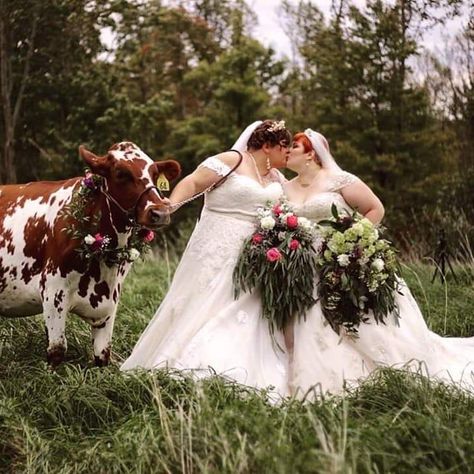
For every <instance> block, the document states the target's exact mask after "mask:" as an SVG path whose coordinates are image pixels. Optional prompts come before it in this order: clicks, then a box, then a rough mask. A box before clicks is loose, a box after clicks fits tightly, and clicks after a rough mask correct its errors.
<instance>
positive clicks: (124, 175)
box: [115, 170, 133, 182]
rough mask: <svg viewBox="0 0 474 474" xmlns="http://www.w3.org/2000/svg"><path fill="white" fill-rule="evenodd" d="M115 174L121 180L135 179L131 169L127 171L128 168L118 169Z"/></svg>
mask: <svg viewBox="0 0 474 474" xmlns="http://www.w3.org/2000/svg"><path fill="white" fill-rule="evenodd" d="M115 176H116V177H117V179H118V180H119V181H122V182H126V181H132V180H133V176H132V174H131V173H130V171H127V170H117V172H116V173H115Z"/></svg>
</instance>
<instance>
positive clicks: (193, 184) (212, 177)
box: [170, 153, 238, 204]
mask: <svg viewBox="0 0 474 474" xmlns="http://www.w3.org/2000/svg"><path fill="white" fill-rule="evenodd" d="M215 158H217V159H219V160H220V161H222V162H223V163H224V164H226V165H227V166H229V167H230V168H233V167H234V166H235V165H236V164H237V160H238V157H236V154H235V153H221V154H220V155H216V157H215ZM221 178H222V176H220V175H218V174H217V173H216V172H215V171H212V170H211V169H209V168H206V167H205V166H199V167H198V168H196V169H195V170H194V171H193V172H192V173H191V174H190V175H188V176H186V177H185V178H183V179H182V180H181V181H180V182H179V183H178V184H177V185H176V186H175V187H174V189H173V192H172V193H171V196H170V201H171V203H172V204H176V203H178V202H181V201H185V200H186V199H189V198H190V197H191V196H194V195H195V194H197V193H200V192H202V191H204V190H205V189H207V188H208V187H209V186H211V185H212V184H214V183H215V182H217V181H219V179H221Z"/></svg>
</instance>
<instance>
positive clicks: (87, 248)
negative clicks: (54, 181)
mask: <svg viewBox="0 0 474 474" xmlns="http://www.w3.org/2000/svg"><path fill="white" fill-rule="evenodd" d="M102 185H103V178H102V176H98V175H96V174H93V173H92V172H91V171H90V170H89V169H86V171H85V177H84V178H83V179H82V181H81V185H80V187H79V188H78V189H77V190H75V191H74V193H73V196H72V199H71V202H70V204H69V205H68V206H67V207H66V208H65V211H64V214H65V216H66V217H69V218H71V219H72V220H73V221H74V222H75V223H76V224H75V225H73V226H71V227H67V228H64V229H63V230H64V231H65V232H67V233H68V234H69V235H70V236H71V237H72V238H73V239H77V240H79V241H80V242H81V245H80V247H79V248H77V249H76V250H77V252H79V254H80V255H81V258H82V259H83V260H85V261H86V262H91V261H92V260H96V261H102V262H104V263H105V264H106V265H108V266H109V267H111V266H113V265H119V264H121V263H123V262H134V261H135V260H137V259H138V258H139V257H140V255H143V254H144V253H146V252H147V251H148V250H149V249H150V248H151V242H152V241H153V240H154V238H155V233H154V232H153V231H152V230H148V229H145V228H143V227H139V226H132V227H131V235H130V237H129V238H128V241H127V245H126V246H125V247H115V248H114V247H112V245H111V243H112V238H111V237H110V236H109V235H106V234H102V233H100V232H94V231H91V229H98V227H99V222H100V218H101V215H100V212H99V213H98V214H95V215H94V216H88V215H87V214H86V210H87V208H88V207H89V206H90V204H91V199H92V198H93V197H94V196H96V195H97V194H98V193H99V192H100V190H101V188H102Z"/></svg>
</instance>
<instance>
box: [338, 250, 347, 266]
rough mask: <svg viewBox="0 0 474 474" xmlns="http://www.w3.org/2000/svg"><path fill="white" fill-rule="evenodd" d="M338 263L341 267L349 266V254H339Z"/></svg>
mask: <svg viewBox="0 0 474 474" xmlns="http://www.w3.org/2000/svg"><path fill="white" fill-rule="evenodd" d="M337 263H339V265H341V267H347V265H349V263H350V259H349V255H347V254H345V253H343V254H341V255H338V256H337Z"/></svg>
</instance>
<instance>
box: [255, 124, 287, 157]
mask: <svg viewBox="0 0 474 474" xmlns="http://www.w3.org/2000/svg"><path fill="white" fill-rule="evenodd" d="M265 143H268V144H269V145H271V146H276V145H286V146H289V145H290V143H291V134H290V132H289V130H288V129H287V128H286V126H285V122H284V121H283V120H282V121H277V120H265V121H264V122H262V123H261V124H260V125H259V126H258V127H257V128H256V129H255V130H254V131H253V133H252V135H250V138H249V141H248V142H247V147H248V148H253V149H254V150H260V148H262V146H263V145H264V144H265Z"/></svg>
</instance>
